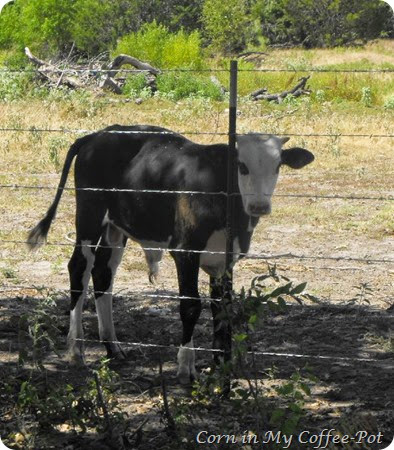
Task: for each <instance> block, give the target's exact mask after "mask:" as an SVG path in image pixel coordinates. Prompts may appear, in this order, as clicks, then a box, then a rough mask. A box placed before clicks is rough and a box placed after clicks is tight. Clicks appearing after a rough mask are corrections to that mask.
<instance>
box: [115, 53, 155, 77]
mask: <svg viewBox="0 0 394 450" xmlns="http://www.w3.org/2000/svg"><path fill="white" fill-rule="evenodd" d="M125 64H130V65H131V66H133V67H135V68H136V69H138V70H145V71H147V72H149V73H151V74H152V75H159V74H160V73H161V71H160V70H159V69H156V67H153V66H151V65H150V64H148V63H146V62H143V61H140V60H139V59H137V58H133V57H132V56H129V55H123V54H122V55H118V56H117V57H116V58H115V59H114V60H113V61H112V63H111V64H110V65H109V72H108V76H110V77H114V76H115V75H116V71H117V70H119V69H120V68H121V67H122V66H124V65H125Z"/></svg>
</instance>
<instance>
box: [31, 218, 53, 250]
mask: <svg viewBox="0 0 394 450" xmlns="http://www.w3.org/2000/svg"><path fill="white" fill-rule="evenodd" d="M51 222H52V217H50V216H48V214H47V215H46V216H45V217H44V218H43V219H42V220H40V222H39V223H38V224H37V225H36V226H35V227H34V228H33V229H32V230H31V231H30V233H29V235H28V237H27V246H28V248H29V250H37V249H38V248H39V247H41V246H42V245H44V244H45V243H46V241H47V234H48V231H49V227H50V226H51Z"/></svg>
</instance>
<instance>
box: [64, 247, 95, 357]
mask: <svg viewBox="0 0 394 450" xmlns="http://www.w3.org/2000/svg"><path fill="white" fill-rule="evenodd" d="M89 245H91V241H82V242H81V246H82V247H81V251H82V254H83V256H84V257H85V258H86V269H85V271H84V273H83V276H82V280H81V281H82V292H81V294H80V295H79V297H78V301H77V304H76V305H75V307H74V309H73V310H72V311H70V329H69V332H68V335H67V341H68V351H69V357H70V360H71V362H74V363H76V364H80V363H83V362H84V359H85V356H84V345H83V341H81V340H79V339H83V328H82V309H83V303H84V300H85V297H86V293H87V290H88V285H89V280H90V274H91V272H92V268H93V263H94V253H93V252H92V250H91V247H89ZM77 339H78V340H77Z"/></svg>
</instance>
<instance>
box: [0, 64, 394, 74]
mask: <svg viewBox="0 0 394 450" xmlns="http://www.w3.org/2000/svg"><path fill="white" fill-rule="evenodd" d="M158 70H159V71H160V73H166V72H168V73H174V72H201V73H229V69H226V68H224V69H218V68H216V69H214V68H210V69H201V68H199V69H198V68H195V69H194V68H178V69H176V68H174V69H158ZM37 72H42V73H58V72H62V73H64V74H67V73H92V74H93V75H97V74H102V73H104V74H108V73H151V72H152V71H151V70H150V69H137V68H136V69H101V68H97V69H95V68H88V67H87V68H80V69H78V68H67V67H65V68H62V67H61V66H59V67H54V68H49V67H47V68H43V69H42V68H38V69H33V68H31V69H27V68H25V69H0V73H5V74H7V73H17V74H23V73H37ZM238 72H260V73H307V72H312V73H337V74H338V73H346V74H349V73H355V74H357V73H372V74H379V73H382V74H385V73H394V69H329V68H316V67H303V68H300V67H292V68H291V67H290V68H283V69H280V68H277V69H276V68H259V69H258V68H253V69H252V68H248V69H247V68H238Z"/></svg>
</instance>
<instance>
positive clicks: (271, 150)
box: [237, 133, 314, 217]
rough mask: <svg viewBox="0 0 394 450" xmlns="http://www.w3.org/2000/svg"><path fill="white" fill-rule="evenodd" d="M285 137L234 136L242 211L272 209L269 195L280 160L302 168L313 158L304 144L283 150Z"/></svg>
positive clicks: (251, 212)
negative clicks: (304, 147)
mask: <svg viewBox="0 0 394 450" xmlns="http://www.w3.org/2000/svg"><path fill="white" fill-rule="evenodd" d="M288 140H289V138H287V137H284V138H279V137H277V136H273V135H259V134H252V133H251V134H246V135H242V136H238V137H237V152H238V186H239V190H240V193H241V196H242V203H243V206H244V209H245V212H246V213H247V214H249V215H250V216H256V217H260V216H263V215H266V214H269V213H270V212H271V198H272V194H273V193H274V190H275V186H276V182H277V181H278V176H279V168H280V166H281V165H282V164H286V165H288V166H289V167H291V168H293V169H301V168H302V167H304V166H305V165H307V164H309V163H311V162H312V161H313V160H314V156H313V154H312V153H311V152H309V151H308V150H305V149H303V148H297V147H296V148H291V149H288V150H282V145H283V144H285V143H286V142H287V141H288Z"/></svg>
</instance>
